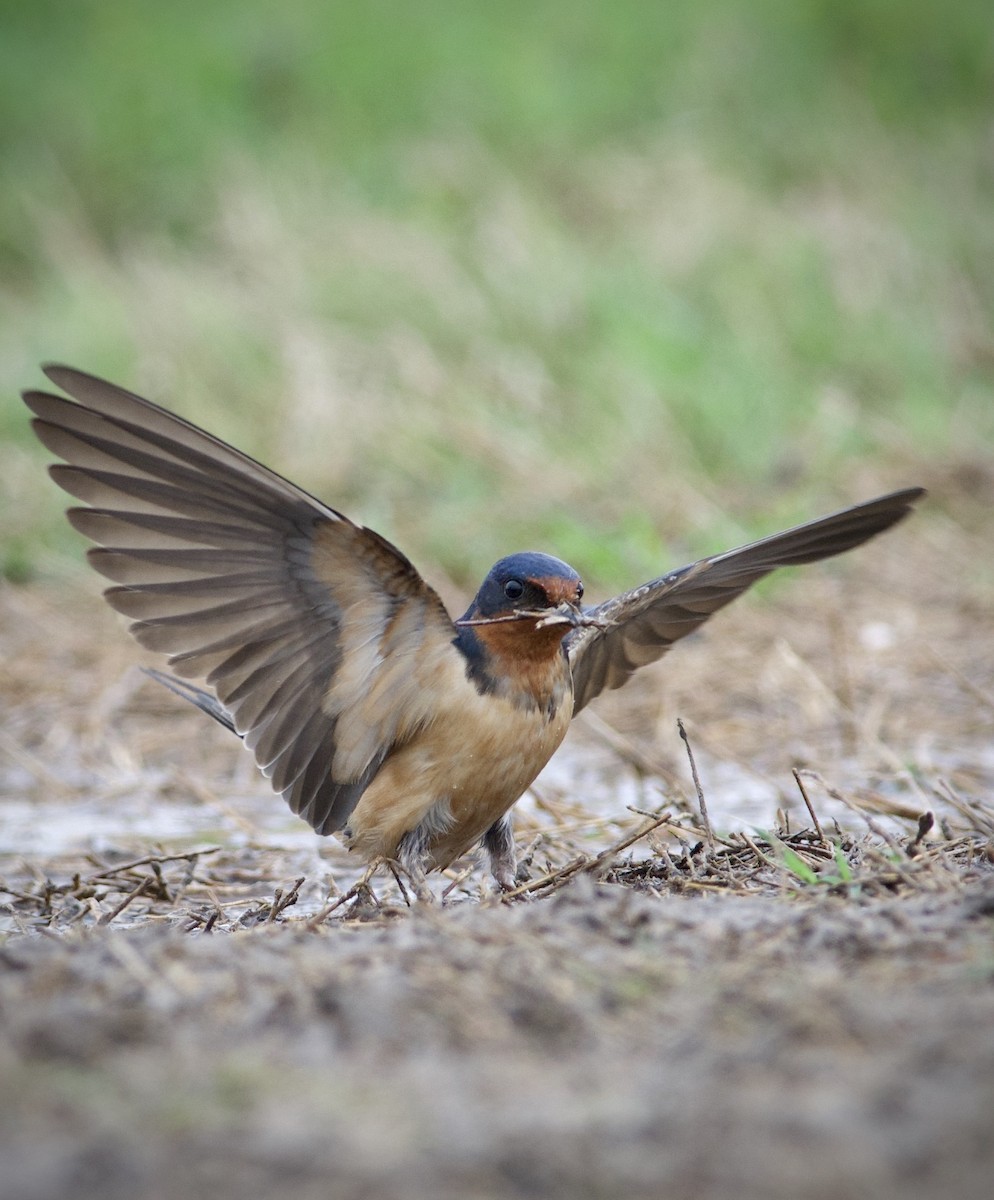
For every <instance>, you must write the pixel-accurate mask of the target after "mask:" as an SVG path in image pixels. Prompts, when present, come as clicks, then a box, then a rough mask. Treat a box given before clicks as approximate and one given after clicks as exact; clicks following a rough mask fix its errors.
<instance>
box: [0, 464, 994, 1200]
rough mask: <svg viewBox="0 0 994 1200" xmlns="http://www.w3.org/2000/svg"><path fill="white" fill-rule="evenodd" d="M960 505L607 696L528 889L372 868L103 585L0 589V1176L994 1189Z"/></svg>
mask: <svg viewBox="0 0 994 1200" xmlns="http://www.w3.org/2000/svg"><path fill="white" fill-rule="evenodd" d="M926 482H929V481H928V480H926ZM979 511H980V510H979V509H974V508H971V509H969V513H968V518H967V519H956V520H953V519H951V518H948V517H938V516H937V517H934V518H933V519H931V520H923V521H921V522H920V524H919V526H918V527H917V528H916V531H915V532H916V537H915V542H914V544H915V551H914V553H913V554H911V553H909V552H908V546H909V544H910V543H908V542H904V543H902V544H901V545H898V544H897V541H896V537H895V539H889V540H888V541H882V542H881V543H880V549H879V550H877V549H876V548H874V550H873V552H872V553H867V554H863V555H853V556H852V557H851V559H850V560H849V561H847V562H846V563H845V564H843V565H842V566H841V567H840V568H838V569H836V570H832V571H823V570H814V571H805V572H803V573H798V574H797V576H796V577H795V578H794V579H793V580H791V581H789V582H788V583H786V584H784V585H783V586H782V587H779V588H777V589H775V590H773V591H772V592H771V593H770V594H769V595H764V596H762V597H760V598H758V599H748V600H744V601H742V602H740V603H739V604H737V605H736V606H734V607H733V609H731V610H729V612H728V613H726V614H723V615H722V616H721V617H720V618H716V620H715V621H714V622H712V624H711V625H710V627H709V628H708V631H707V633H706V635H705V636H703V637H700V638H698V639H695V640H694V641H693V642H691V643H689V644H687V645H686V646H683V647H681V648H679V649H678V650H677V651H674V652H673V653H672V654H671V656H670V657H669V658H668V659H667V660H665V662H664V663H663V664H662V666H661V668H660V669H659V671H657V672H651V673H648V674H647V677H646V678H644V679H640V680H639V681H638V683H637V685H635V686H633V687H631V688H628V689H625V690H624V691H623V692H621V693H618V694H617V695H615V696H612V697H609V698H607V702H606V703H604V704H602V705H600V706H599V707H598V709H597V713H596V719H595V720H593V721H591V722H589V723H583V724H580V723H578V726H577V728H576V729H575V730H574V732H573V733H571V735H570V739H569V741H568V743H567V745H566V746H565V747H564V748H563V751H562V752H561V754H560V756H559V758H558V759H557V760H556V762H554V764H553V767H552V768H550V770H549V771H548V772H547V773H546V774H545V776H543V778H542V779H541V780H540V781H539V783H538V785H537V787H536V789H535V791H534V793H533V794H532V795H531V796H530V797H528V798H526V800H525V801H523V802H522V804H521V805H520V809H521V813H520V817H519V819H518V842H519V846H520V847H521V849H522V851H523V852H524V869H523V871H522V875H521V880H522V888H523V889H524V890H523V891H522V893H521V896H520V897H519V898H518V899H517V900H515V901H512V902H505V901H502V900H500V899H498V898H496V897H494V896H493V895H492V894H491V892H490V891H489V887H488V885H487V882H486V880H485V878H484V877H483V875H482V873H481V872H480V871H479V870H477V869H475V867H474V864H473V863H472V862H471V861H468V862H466V863H464V864H459V866H458V868H457V869H456V870H454V871H453V872H452V873H451V875H450V876H449V877H448V878H442V877H440V878H438V880H437V882H436V891H437V894H438V897H439V902H438V903H436V904H435V905H434V906H424V905H421V906H419V905H416V904H408V903H407V902H406V900H405V897H404V894H403V892H402V890H401V888H400V887H399V886H398V883H397V882H396V881H395V880H393V879H392V878H390V877H389V876H384V875H383V874H378V875H376V876H374V877H373V878H371V879H370V880H368V881H366V882H363V880H362V877H361V875H360V872H359V871H358V870H357V869H356V867H355V865H354V864H352V863H350V862H349V861H348V859H347V856H345V855H344V854H343V853H342V852H341V851H340V850H338V849H336V848H335V846H334V845H333V844H330V843H325V842H323V841H320V840H318V839H316V838H314V837H313V836H312V835H311V834H310V833H309V831H307V830H306V829H305V828H303V827H301V826H300V825H299V823H297V822H295V821H294V819H293V818H291V817H290V816H289V814H284V813H283V812H282V811H281V807H280V803H279V801H278V800H276V799H274V798H273V797H271V796H269V795H268V794H267V791H266V788H265V785H264V783H262V782H261V781H259V780H257V779H256V778H255V776H254V774H253V771H252V769H251V766H250V764H248V763H247V762H246V761H245V756H243V755H242V754H241V753H240V752H239V750H238V747H237V746H236V745H235V744H234V743H233V740H226V739H225V738H224V736H223V731H221V730H219V729H214V728H213V727H212V726H211V725H210V723H209V722H205V721H202V720H201V719H199V717H198V714H196V713H192V712H190V713H188V712H185V711H183V710H182V709H181V708H179V707H178V706H177V704H176V703H174V702H173V700H172V698H171V697H168V696H166V695H164V694H160V693H159V692H158V691H156V689H155V688H153V687H152V686H151V685H149V684H148V683H147V682H146V681H145V680H144V678H143V677H142V676H141V675H140V674H139V673H138V672H136V671H135V670H134V663H135V662H137V661H139V652H138V651H137V650H136V649H135V648H134V647H133V646H132V644H131V643H130V640H129V639H128V638H127V637H126V635H125V634H124V633H123V632H122V630H121V628H120V625H119V624H118V622H117V621H116V619H114V618H113V617H112V616H111V615H110V614H109V613H105V612H104V610H103V608H102V606H101V604H100V602H99V601H98V600H97V599H96V598H95V593H96V588H95V587H94V586H93V584H92V581H90V580H87V579H85V578H81V580H80V583H79V585H78V587H77V586H75V585H73V586H70V587H67V588H63V589H59V590H58V591H55V590H54V589H43V588H37V587H36V588H10V587H7V588H5V589H4V590H2V591H0V639H2V647H0V649H2V655H0V660H2V665H0V682H2V695H3V697H4V709H5V711H4V714H3V727H2V735H0V751H2V755H0V823H2V829H3V834H2V843H0V882H2V885H3V887H4V889H5V892H4V893H3V894H2V895H0V923H2V942H0V1078H2V1080H3V1087H2V1089H0V1163H2V1168H0V1197H3V1200H48V1198H50V1197H55V1196H62V1195H67V1194H71V1195H73V1196H74V1197H76V1198H77V1200H90V1198H91V1197H92V1198H93V1200H96V1198H97V1197H101V1198H102V1200H117V1198H118V1197H121V1198H124V1197H155V1198H159V1197H161V1198H163V1200H171V1198H173V1197H177V1198H179V1197H191V1196H207V1195H210V1196H212V1197H216V1198H217V1200H226V1198H227V1197H232V1198H234V1197H236V1196H238V1197H246V1196H266V1195H278V1196H280V1197H288V1198H291V1200H297V1198H300V1200H305V1198H306V1200H309V1198H311V1197H315V1198H316V1197H329V1196H331V1197H339V1196H341V1197H350V1198H351V1197H356V1198H360V1197H363V1198H364V1197H385V1196H404V1197H413V1198H418V1197H429V1196H431V1197H442V1198H448V1197H452V1198H453V1200H455V1198H457V1197H458V1198H473V1197H490V1196H492V1197H505V1196H506V1197H571V1198H572V1197H587V1196H590V1197H620V1196H632V1197H642V1196H645V1197H658V1196H662V1195H677V1194H680V1195H688V1196H694V1197H706V1198H712V1197H714V1198H724V1197H729V1198H730V1197H736V1198H738V1200H741V1198H743V1197H757V1198H758V1197H764V1198H778V1197H797V1196H799V1195H804V1196H807V1197H814V1198H820V1197H826V1198H828V1197H831V1198H833V1200H845V1198H848V1197H853V1198H863V1197H866V1198H867V1200H869V1198H871V1197H872V1198H874V1200H879V1198H883V1200H886V1198H889V1197H898V1196H900V1197H902V1198H904V1200H908V1198H912V1200H913V1198H916V1197H923V1198H925V1197H940V1196H941V1197H954V1198H957V1200H959V1198H964V1200H969V1198H972V1197H977V1198H980V1197H987V1196H989V1195H990V1194H991V1178H992V1175H994V861H992V860H994V751H992V737H991V733H992V730H994V603H992V599H994V577H992V576H991V573H990V569H989V567H988V566H987V565H986V563H987V562H988V560H989V547H990V537H989V535H990V527H989V523H987V524H984V520H985V518H984V519H982V518H980V517H976V519H974V516H975V514H976V513H978V512H979ZM985 511H986V510H985ZM902 536H903V535H902ZM985 547H986V550H985ZM677 717H681V718H682V719H683V720H684V722H685V725H686V728H687V731H688V734H689V735H690V738H691V744H692V747H693V749H694V751H695V755H696V760H697V765H698V768H699V773H700V776H701V783H702V788H703V790H704V794H705V797H706V802H707V805H708V811H709V823H708V822H707V821H705V819H704V815H703V814H702V813H701V810H700V804H699V801H698V799H697V796H696V792H695V789H694V787H693V784H692V782H691V779H690V775H689V764H688V760H687V757H686V750H685V747H684V745H683V743H682V742H681V740H680V738H679V736H678V734H677V732H676V727H675V721H676V718H677ZM795 766H800V767H803V768H805V772H806V773H805V772H802V774H801V781H802V783H804V784H805V787H806V790H807V791H808V798H809V800H810V802H811V806H812V811H809V810H808V809H807V807H806V806H805V804H804V802H803V800H802V797H801V796H800V794H799V790H798V786H797V784H796V782H795V780H794V778H793V775H792V773H791V768H793V767H795ZM632 810H637V811H632ZM926 813H931V814H932V817H931V822H930V821H929V819H928V818H927V817H926V818H925V820H924V821H923V820H922V818H923V816H924V815H925V814H926ZM645 814H650V815H648V816H646V815H645ZM813 818H817V820H818V825H817V827H816V826H815V823H814V819H813ZM443 892H447V895H445V896H444V897H443V894H442V893H443Z"/></svg>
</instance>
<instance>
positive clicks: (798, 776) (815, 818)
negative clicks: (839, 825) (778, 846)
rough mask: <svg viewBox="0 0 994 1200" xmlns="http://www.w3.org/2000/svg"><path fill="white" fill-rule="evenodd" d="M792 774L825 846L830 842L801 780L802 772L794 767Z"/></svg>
mask: <svg viewBox="0 0 994 1200" xmlns="http://www.w3.org/2000/svg"><path fill="white" fill-rule="evenodd" d="M792 774H793V776H794V782H795V783H796V784H797V790H798V791H799V792H800V793H801V799H802V800H803V801H804V806H805V808H807V810H808V816H809V817H810V818H811V821H812V823H813V824H814V827H815V833H817V834H818V838H819V840H820V841H821V844H822V845H823V846H827V845H828V844H829V843H828V839H827V838H826V837H825V835H824V833H823V832H822V828H821V824H820V823H819V821H818V814H817V813H816V812H815V806H814V805H813V804H812V803H811V797H810V796H809V795H808V791H807V788H806V787H805V786H804V784H803V782H802V781H801V773H800V771H798V769H797V767H794V768H793V771H792Z"/></svg>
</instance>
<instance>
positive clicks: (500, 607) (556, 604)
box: [458, 550, 583, 625]
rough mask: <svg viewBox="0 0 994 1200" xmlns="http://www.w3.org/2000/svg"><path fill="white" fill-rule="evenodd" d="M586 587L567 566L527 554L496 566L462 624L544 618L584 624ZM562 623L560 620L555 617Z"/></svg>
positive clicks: (508, 558)
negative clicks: (584, 588) (583, 607)
mask: <svg viewBox="0 0 994 1200" xmlns="http://www.w3.org/2000/svg"><path fill="white" fill-rule="evenodd" d="M582 597H583V583H582V581H581V579H580V576H579V575H578V574H577V573H576V571H574V570H573V568H572V567H571V566H569V564H568V563H564V562H563V561H562V560H561V559H558V558H553V557H552V555H550V554H539V553H537V552H536V551H532V550H527V551H524V552H523V553H520V554H511V555H509V556H508V557H507V558H502V559H501V560H500V561H499V562H497V563H494V565H493V566H492V567H491V568H490V572H489V574H488V575H487V577H486V579H484V581H483V583H482V584H481V585H480V590H479V591H478V592H477V593H476V597H475V599H474V600H473V603H472V604H471V605H470V606H469V609H468V610H467V612H466V614H465V615H464V616H463V617H462V618H460V621H459V622H458V623H459V624H463V623H464V622H465V623H469V622H480V623H483V622H492V621H513V620H527V619H529V618H536V617H538V618H544V619H545V621H546V622H547V623H548V624H550V625H551V624H553V623H561V624H563V625H576V624H579V623H581V619H582V618H581V614H580V600H581V599H582ZM555 614H558V617H559V618H560V619H561V620H557V618H556V615H555Z"/></svg>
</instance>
